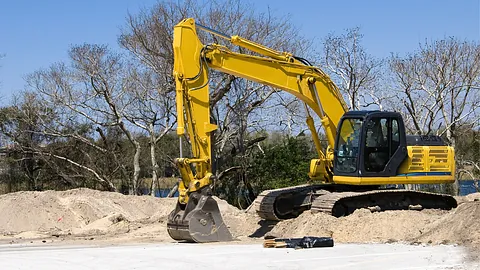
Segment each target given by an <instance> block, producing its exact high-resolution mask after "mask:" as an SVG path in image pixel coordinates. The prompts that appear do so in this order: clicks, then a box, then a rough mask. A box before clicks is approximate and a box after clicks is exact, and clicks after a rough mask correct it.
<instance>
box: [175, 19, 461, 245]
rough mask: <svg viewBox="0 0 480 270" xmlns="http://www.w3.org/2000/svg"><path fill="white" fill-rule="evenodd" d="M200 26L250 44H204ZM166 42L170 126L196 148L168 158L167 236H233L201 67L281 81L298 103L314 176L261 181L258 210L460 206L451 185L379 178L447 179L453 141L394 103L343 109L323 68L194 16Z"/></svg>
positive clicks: (268, 214)
mask: <svg viewBox="0 0 480 270" xmlns="http://www.w3.org/2000/svg"><path fill="white" fill-rule="evenodd" d="M197 29H201V30H203V31H207V32H209V33H211V34H213V35H216V36H218V37H220V38H223V39H226V40H227V41H228V42H230V44H231V45H234V46H239V47H242V48H245V49H248V50H250V51H251V52H253V54H243V53H238V52H233V51H232V50H230V49H229V48H228V47H226V46H222V45H219V44H208V45H204V44H202V42H201V41H200V39H199V37H198V35H197ZM173 49H174V77H175V81H176V107H177V119H178V120H177V121H178V125H177V134H178V135H179V136H185V135H188V139H189V140H190V143H191V150H192V155H193V156H192V157H191V158H177V159H176V161H175V162H176V164H177V166H178V169H179V171H180V174H181V181H180V183H179V197H178V202H177V205H176V207H175V209H174V210H173V211H172V212H171V213H170V215H169V217H168V222H167V231H168V233H169V235H170V236H171V237H172V238H173V239H175V240H179V241H180V240H184V241H189V242H212V241H229V240H232V235H231V233H230V232H229V230H228V228H227V226H226V225H225V223H224V221H223V219H222V215H221V213H220V211H219V208H218V204H217V202H216V201H215V199H214V198H212V190H211V185H212V183H213V180H214V178H215V175H214V174H213V173H212V153H211V151H212V150H211V149H212V145H211V139H210V136H211V134H212V132H213V131H214V130H215V129H216V128H217V126H216V125H215V124H212V123H211V122H210V106H209V105H210V103H209V101H210V100H209V77H208V76H209V74H208V69H213V70H216V71H220V72H224V73H227V74H231V75H234V76H237V77H241V78H245V79H248V80H251V81H254V82H257V83H260V84H264V85H268V86H271V87H274V88H276V89H279V90H283V91H286V92H288V93H290V94H292V95H294V96H295V97H296V98H298V99H299V100H300V101H301V102H303V104H304V105H305V112H306V123H307V126H308V128H309V131H310V132H311V136H312V138H313V142H314V144H315V148H316V150H317V153H318V159H314V160H312V161H311V163H310V171H309V172H308V175H309V177H310V178H311V179H312V180H316V182H318V183H321V184H315V185H313V184H306V185H301V186H294V187H287V188H282V189H275V190H266V191H263V192H262V193H261V194H259V195H258V196H257V198H256V199H255V201H254V207H255V209H256V212H257V214H258V215H259V216H260V217H261V218H262V219H265V220H282V219H289V218H293V217H296V216H298V215H299V214H301V213H302V212H303V211H305V210H308V209H311V210H312V211H315V212H325V213H328V214H331V215H333V216H336V217H340V216H345V215H348V214H350V213H352V212H353V211H355V210H356V209H358V208H372V209H377V210H380V211H383V210H398V209H425V208H439V209H451V208H454V207H456V206H457V203H456V201H455V199H454V198H453V197H452V196H449V195H443V194H434V193H427V192H419V191H411V190H405V189H389V188H386V187H388V186H389V185H398V184H437V183H452V182H454V180H455V179H454V172H455V159H454V149H453V148H452V147H450V146H447V145H445V144H444V143H443V141H442V139H441V138H440V137H438V136H412V135H406V134H405V126H404V123H403V120H402V117H401V115H400V114H399V113H397V112H386V111H348V109H347V106H346V104H345V102H344V100H343V97H342V95H341V94H340V92H339V90H338V88H337V87H336V86H335V84H334V83H333V82H332V81H331V79H330V78H329V76H327V75H326V74H325V73H324V72H323V71H322V70H321V69H320V68H318V67H315V66H312V65H311V64H310V63H309V62H308V61H307V60H305V59H303V58H300V57H296V56H295V55H293V54H291V53H286V52H278V51H275V50H273V49H271V48H268V47H266V46H263V45H261V44H257V43H255V42H252V41H249V40H246V39H244V38H241V37H239V36H228V35H225V34H223V33H219V32H217V31H215V30H213V29H210V28H208V27H205V26H201V25H199V24H196V23H195V21H194V20H193V19H191V18H190V19H185V20H182V21H181V22H180V23H179V24H177V25H176V26H175V28H174V39H173ZM312 114H315V115H316V116H317V117H318V119H320V122H321V124H322V126H323V130H324V132H325V135H326V139H327V142H328V147H327V148H326V149H323V147H322V145H321V143H320V137H319V134H318V133H317V128H316V126H315V123H314V118H313V117H312ZM185 124H186V126H185Z"/></svg>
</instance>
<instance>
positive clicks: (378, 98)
mask: <svg viewBox="0 0 480 270" xmlns="http://www.w3.org/2000/svg"><path fill="white" fill-rule="evenodd" d="M362 38H363V35H362V34H361V33H360V29H359V28H358V27H357V28H351V29H347V30H346V33H345V34H342V35H335V34H333V33H332V34H329V35H328V36H327V37H326V38H325V40H324V43H323V45H324V59H323V60H322V61H321V62H322V64H323V66H324V67H325V68H326V69H327V71H330V72H331V74H332V79H333V80H334V81H335V82H337V84H338V86H339V89H340V91H341V92H342V93H343V94H344V95H345V96H346V97H347V100H348V107H349V109H350V110H358V109H360V108H361V107H366V106H369V105H372V104H375V105H377V106H381V104H382V100H383V99H385V95H384V93H383V91H382V89H375V91H374V87H375V84H376V82H377V80H378V79H379V76H380V75H381V69H380V68H381V66H382V65H383V61H381V60H378V59H376V58H374V57H373V56H371V55H369V54H367V52H366V51H365V49H364V48H363V46H362V45H361V41H362Z"/></svg>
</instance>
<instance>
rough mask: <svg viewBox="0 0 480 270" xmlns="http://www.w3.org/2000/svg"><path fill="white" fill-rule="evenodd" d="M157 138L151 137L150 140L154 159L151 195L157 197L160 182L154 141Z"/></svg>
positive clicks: (152, 159)
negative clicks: (156, 191)
mask: <svg viewBox="0 0 480 270" xmlns="http://www.w3.org/2000/svg"><path fill="white" fill-rule="evenodd" d="M154 140H155V138H151V142H150V157H151V161H152V186H151V188H150V195H151V196H152V197H155V190H156V189H157V182H158V163H157V157H156V155H155V144H154V143H153V141H154Z"/></svg>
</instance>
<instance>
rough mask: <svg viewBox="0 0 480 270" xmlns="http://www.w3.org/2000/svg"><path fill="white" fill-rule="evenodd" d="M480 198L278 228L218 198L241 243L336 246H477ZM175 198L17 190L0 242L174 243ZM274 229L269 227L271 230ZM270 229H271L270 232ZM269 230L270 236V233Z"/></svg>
mask: <svg viewBox="0 0 480 270" xmlns="http://www.w3.org/2000/svg"><path fill="white" fill-rule="evenodd" d="M478 198H480V196H479V194H473V195H469V196H466V197H462V198H459V201H462V202H463V203H461V204H460V205H459V206H458V207H457V208H456V209H454V210H451V211H442V210H422V211H386V212H375V213H371V212H370V211H369V210H367V209H359V210H357V211H355V212H354V213H353V214H352V215H350V216H347V217H342V218H335V217H333V216H329V215H326V214H322V213H318V214H313V213H311V212H310V211H306V212H304V213H303V214H302V215H300V216H299V217H297V218H296V219H291V220H285V221H281V222H278V223H276V224H275V223H271V222H264V221H261V220H260V219H259V218H258V217H257V216H256V214H255V213H254V211H242V210H239V209H237V208H235V207H233V206H231V205H229V204H228V203H226V202H225V201H222V200H220V199H218V198H216V200H217V202H218V204H219V208H220V211H221V213H222V216H223V218H224V221H225V223H226V224H227V226H228V227H229V229H230V231H231V232H232V234H233V235H234V237H236V238H237V239H239V240H242V241H246V240H249V239H251V238H250V237H249V236H255V237H263V236H264V235H265V233H268V234H271V235H275V236H277V237H303V236H307V235H310V236H331V237H333V238H334V240H335V241H336V242H357V243H369V242H378V243H385V242H387V243H388V242H397V241H398V242H407V243H432V244H445V243H450V244H451V243H457V244H464V245H469V246H470V245H473V246H480V224H479V223H478V221H477V220H478V218H479V217H480V201H476V200H475V199H478ZM175 204H176V199H175V198H153V197H150V196H128V195H122V194H119V193H114V192H100V191H95V190H90V189H74V190H69V191H45V192H17V193H11V194H6V195H1V196H0V213H1V218H0V234H3V236H4V239H5V238H6V239H12V238H13V239H18V238H45V237H51V236H57V237H60V236H61V237H68V236H70V235H71V236H72V237H73V238H74V237H78V236H81V237H84V236H94V237H95V238H96V239H97V238H98V237H99V236H102V237H105V238H108V239H112V241H115V240H116V241H122V242H125V241H128V240H133V241H139V240H140V239H144V240H146V241H154V242H158V241H172V240H171V239H170V237H169V236H168V234H167V231H166V221H167V216H168V214H169V213H170V212H171V211H172V210H173V209H174V207H175ZM272 228H273V229H272ZM270 229H271V231H269V230H270ZM268 231H269V232H268Z"/></svg>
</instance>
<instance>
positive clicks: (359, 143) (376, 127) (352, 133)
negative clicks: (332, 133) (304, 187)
mask: <svg viewBox="0 0 480 270" xmlns="http://www.w3.org/2000/svg"><path fill="white" fill-rule="evenodd" d="M406 156H407V143H406V136H405V127H404V124H403V120H402V116H401V115H400V114H399V113H396V112H381V111H350V112H347V113H345V115H344V116H343V117H342V118H341V120H340V124H339V127H338V131H337V138H336V143H335V150H334V175H335V176H354V177H362V176H363V177H371V176H373V177H377V176H378V177H381V176H383V177H389V176H395V175H397V172H398V168H399V167H400V164H401V163H402V162H403V161H404V160H405V157H406Z"/></svg>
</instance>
